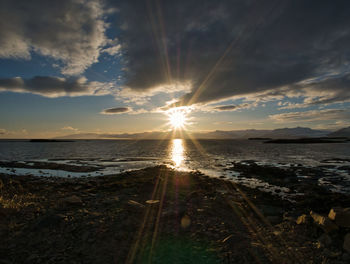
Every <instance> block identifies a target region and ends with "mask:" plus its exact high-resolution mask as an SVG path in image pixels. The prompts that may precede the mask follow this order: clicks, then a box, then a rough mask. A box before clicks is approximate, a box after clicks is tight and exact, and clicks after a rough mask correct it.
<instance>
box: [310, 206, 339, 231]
mask: <svg viewBox="0 0 350 264" xmlns="http://www.w3.org/2000/svg"><path fill="white" fill-rule="evenodd" d="M310 215H311V217H312V218H313V219H314V223H315V224H316V225H318V226H319V227H320V228H322V229H323V231H325V232H326V233H330V232H332V231H335V230H338V226H337V225H336V224H334V223H333V222H332V221H331V220H330V219H329V218H328V217H325V216H323V215H319V214H317V213H315V212H313V211H311V212H310Z"/></svg>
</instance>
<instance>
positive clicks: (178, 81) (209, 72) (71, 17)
mask: <svg viewBox="0 0 350 264" xmlns="http://www.w3.org/2000/svg"><path fill="white" fill-rule="evenodd" d="M0 5H1V6H0V10H1V11H0V137H2V138H30V137H56V136H62V135H66V134H75V133H90V132H91V133H125V132H129V133H134V132H144V131H158V130H168V129H171V127H169V125H168V124H167V119H168V117H167V115H166V111H167V110H168V109H169V108H171V107H184V108H185V109H187V110H186V113H187V118H188V125H187V126H186V129H187V130H189V131H210V130H237V129H251V128H255V129H273V128H279V127H295V126H307V127H312V128H316V129H339V128H342V127H346V126H350V110H349V109H350V89H349V85H350V66H349V65H350V63H349V62H350V51H349V48H348V47H349V45H348V43H350V18H349V16H348V11H350V4H349V3H347V2H346V1H339V2H337V3H331V1H310V2H308V3H305V1H293V2H292V3H279V4H277V5H276V3H275V1H264V3H247V2H245V1H239V0H237V1H218V2H216V3H213V1H203V2H201V4H200V5H199V4H198V1H192V0H191V1H176V3H175V2H174V1H161V2H159V1H123V0H121V1H107V0H105V1H103V0H84V1H82V0H63V1H50V4H48V2H47V1H44V0H34V1H28V2H23V1H19V0H11V1H10V0H5V1H2V2H1V4H0ZM257 10H258V11H257Z"/></svg>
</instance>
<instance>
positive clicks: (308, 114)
mask: <svg viewBox="0 0 350 264" xmlns="http://www.w3.org/2000/svg"><path fill="white" fill-rule="evenodd" d="M269 118H270V119H272V120H274V121H276V122H278V123H284V122H312V121H325V120H339V119H345V120H346V119H349V118H350V111H349V109H325V110H310V111H305V112H290V113H283V114H275V115H270V116H269Z"/></svg>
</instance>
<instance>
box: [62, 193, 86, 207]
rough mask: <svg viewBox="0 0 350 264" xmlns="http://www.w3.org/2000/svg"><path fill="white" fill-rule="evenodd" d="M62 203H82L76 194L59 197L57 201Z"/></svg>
mask: <svg viewBox="0 0 350 264" xmlns="http://www.w3.org/2000/svg"><path fill="white" fill-rule="evenodd" d="M59 202H60V203H61V204H63V205H81V204H83V201H82V200H81V199H80V197H78V196H76V195H72V196H69V197H66V198H63V199H60V201H59Z"/></svg>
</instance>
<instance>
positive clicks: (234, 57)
mask: <svg viewBox="0 0 350 264" xmlns="http://www.w3.org/2000/svg"><path fill="white" fill-rule="evenodd" d="M116 6H117V7H118V8H119V10H120V13H119V17H118V23H119V24H120V25H121V33H120V36H119V38H120V41H121V43H122V47H123V49H124V50H123V53H124V55H125V58H126V62H127V67H126V71H125V78H126V86H128V87H130V88H131V89H133V91H140V92H141V91H142V92H144V91H147V90H151V89H152V88H154V87H159V86H161V85H167V84H169V83H171V82H191V84H192V91H191V92H189V93H187V94H185V95H184V96H183V97H182V103H183V104H191V103H197V102H200V103H206V102H212V101H216V100H221V99H224V98H230V97H233V96H244V95H254V94H261V93H264V92H266V91H271V90H279V89H282V88H283V87H288V89H289V91H290V90H292V89H295V90H297V91H299V92H302V93H304V94H305V95H306V96H311V95H310V93H309V91H311V94H312V93H313V91H317V90H322V91H330V92H332V91H333V90H334V89H335V88H333V87H332V86H327V88H324V87H325V86H322V85H321V84H320V85H317V84H316V83H317V80H318V79H319V78H321V77H322V76H325V75H329V74H335V73H337V74H339V73H341V72H347V71H349V69H348V68H347V65H349V62H350V49H349V44H350V16H349V13H350V2H349V1H342V0H339V1H328V0H317V1H305V0H291V1H276V0H267V1H246V0H223V1H212V0H203V1H197V0H179V1H172V0H165V1H143V0H142V1H126V0H125V1H119V2H118V4H117V5H116ZM311 78H313V79H315V80H316V81H315V82H316V83H315V84H313V85H311V86H308V85H305V84H304V85H303V88H302V89H300V86H298V85H297V84H299V83H300V82H303V81H306V80H308V79H311ZM337 79H338V78H337V77H334V78H333V81H334V82H336V80H337ZM322 82H324V78H323V80H322ZM347 87H348V86H347V85H345V86H341V85H339V86H338V88H336V89H338V92H337V93H336V94H334V98H333V99H332V98H328V99H329V100H334V99H335V97H337V96H339V95H342V93H343V92H345V91H347V90H348V88H347ZM281 91H284V92H285V91H286V90H281ZM282 95H283V94H282Z"/></svg>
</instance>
